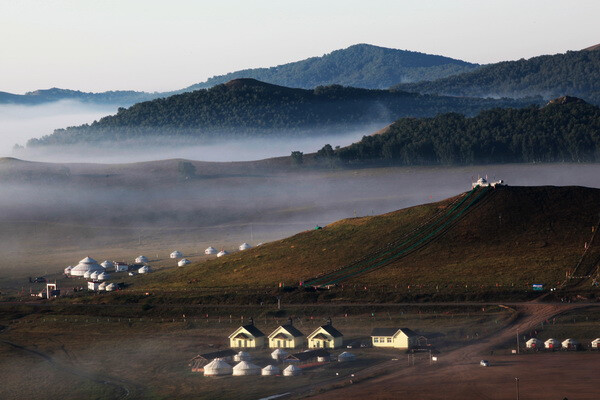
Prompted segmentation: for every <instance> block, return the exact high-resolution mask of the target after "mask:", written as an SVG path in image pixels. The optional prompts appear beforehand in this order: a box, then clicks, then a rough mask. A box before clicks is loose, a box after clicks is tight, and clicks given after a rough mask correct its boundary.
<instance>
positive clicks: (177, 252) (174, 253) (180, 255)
mask: <svg viewBox="0 0 600 400" xmlns="http://www.w3.org/2000/svg"><path fill="white" fill-rule="evenodd" d="M169 257H171V258H181V257H183V253H182V252H180V251H179V250H175V251H174V252H172V253H171V255H170V256H169Z"/></svg>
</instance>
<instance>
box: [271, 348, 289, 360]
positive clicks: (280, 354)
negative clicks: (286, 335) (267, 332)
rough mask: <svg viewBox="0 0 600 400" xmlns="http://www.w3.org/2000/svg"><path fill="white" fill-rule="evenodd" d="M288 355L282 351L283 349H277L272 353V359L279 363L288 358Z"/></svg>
mask: <svg viewBox="0 0 600 400" xmlns="http://www.w3.org/2000/svg"><path fill="white" fill-rule="evenodd" d="M287 355H288V353H287V351H285V350H282V349H275V350H274V351H273V352H272V353H271V358H272V359H273V360H277V361H281V360H283V359H284V358H286V357H287Z"/></svg>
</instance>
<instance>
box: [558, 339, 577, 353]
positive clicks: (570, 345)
mask: <svg viewBox="0 0 600 400" xmlns="http://www.w3.org/2000/svg"><path fill="white" fill-rule="evenodd" d="M561 344H562V348H563V349H565V350H577V346H579V342H578V341H577V340H575V339H571V338H568V339H565V340H563V342H562V343H561Z"/></svg>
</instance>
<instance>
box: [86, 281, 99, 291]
mask: <svg viewBox="0 0 600 400" xmlns="http://www.w3.org/2000/svg"><path fill="white" fill-rule="evenodd" d="M98 286H100V282H92V281H89V282H88V290H94V291H97V290H98Z"/></svg>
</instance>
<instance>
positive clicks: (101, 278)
mask: <svg viewBox="0 0 600 400" xmlns="http://www.w3.org/2000/svg"><path fill="white" fill-rule="evenodd" d="M108 278H110V274H107V273H106V272H100V273H99V274H98V280H99V281H105V280H107V279H108Z"/></svg>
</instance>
